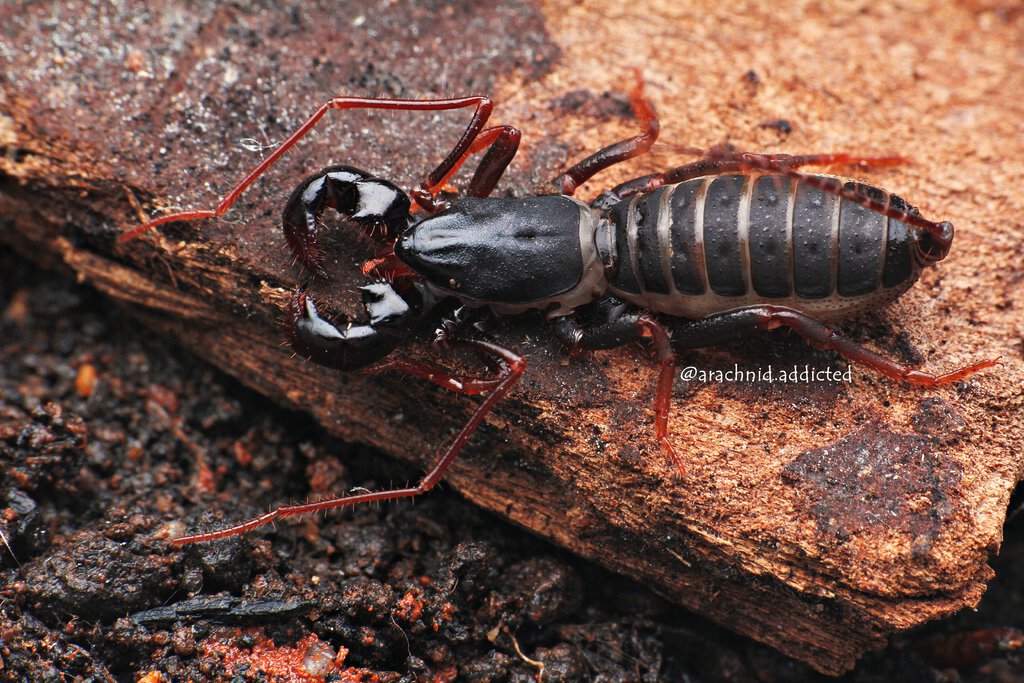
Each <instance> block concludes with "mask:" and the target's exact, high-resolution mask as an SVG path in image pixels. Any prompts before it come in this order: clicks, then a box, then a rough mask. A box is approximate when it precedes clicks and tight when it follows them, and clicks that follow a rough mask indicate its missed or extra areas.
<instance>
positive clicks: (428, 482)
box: [172, 340, 526, 545]
mask: <svg viewBox="0 0 1024 683" xmlns="http://www.w3.org/2000/svg"><path fill="white" fill-rule="evenodd" d="M448 343H449V345H450V346H453V347H458V348H466V349H471V350H476V351H479V352H482V353H485V354H488V355H490V356H492V357H493V358H495V359H496V360H498V361H500V362H501V364H502V369H501V370H500V371H499V372H498V373H497V376H496V377H494V378H487V379H483V378H465V377H460V376H458V375H456V374H454V373H449V372H447V371H444V370H440V369H438V368H433V367H432V366H430V365H427V364H422V363H417V362H413V361H392V362H390V363H388V364H385V365H383V366H381V367H379V368H374V369H372V370H371V372H379V371H383V370H399V371H402V372H407V373H409V374H411V375H414V376H416V377H422V378H425V379H428V380H430V381H432V382H434V383H435V384H438V385H439V386H441V387H443V388H445V389H450V390H452V391H455V392H456V393H461V394H479V393H482V392H489V393H488V394H487V396H486V398H484V400H483V401H482V402H481V403H480V405H479V406H477V409H476V410H475V411H473V415H472V416H471V417H470V418H469V421H468V422H467V423H466V424H465V426H464V427H463V428H462V429H461V430H459V433H458V434H456V436H455V438H454V439H453V440H452V442H451V444H450V445H449V446H448V448H447V449H445V451H444V453H443V454H442V455H441V457H440V458H438V460H437V461H436V462H435V463H434V466H433V467H431V468H430V471H429V472H427V474H426V475H425V476H424V477H423V478H422V479H420V481H419V483H418V484H416V485H415V486H410V487H407V488H401V489H392V490H388V491H369V492H366V493H356V494H352V495H348V496H339V497H337V498H329V499H327V500H318V501H314V502H311V503H303V504H300V505H284V506H282V507H279V508H277V509H276V510H272V511H271V512H268V513H266V514H264V515H260V516H259V517H255V518H253V519H250V520H248V521H246V522H242V523H241V524H236V525H234V526H231V527H227V528H225V529H218V530H217V531H210V532H206V533H200V534H193V535H191V536H182V537H181V538H176V539H174V540H173V541H172V543H174V544H175V545H184V544H186V543H195V542H197V541H212V540H214V539H218V538H224V537H226V536H233V535H235V534H240V533H243V532H246V531H251V530H252V529H255V528H257V527H260V526H263V525H264V524H269V523H270V522H273V521H274V520H277V519H282V518H284V517H292V516H294V515H304V514H306V513H309V512H320V511H321V510H332V509H334V508H341V507H348V506H351V505H359V504H360V503H374V502H378V501H384V500H395V499H398V498H411V497H413V496H418V495H420V494H421V493H426V492H427V491H429V490H430V489H432V488H433V487H434V486H435V485H437V483H438V482H439V481H441V478H442V477H444V474H445V472H446V471H447V470H448V468H449V466H451V464H452V462H453V461H454V460H455V458H456V457H457V456H458V455H459V452H460V451H461V450H462V447H463V446H464V445H465V444H466V441H468V440H469V437H470V436H472V435H473V432H475V431H476V429H477V427H479V426H480V423H481V422H482V421H483V419H484V418H485V417H486V416H487V414H488V413H489V412H490V411H491V409H492V408H494V406H495V404H496V403H497V402H498V401H500V400H501V399H502V398H503V397H504V396H505V395H506V394H507V393H508V392H509V390H510V389H511V388H512V386H513V385H514V384H515V383H516V381H517V380H518V379H519V378H520V377H521V376H522V374H523V371H524V370H525V369H526V360H525V359H524V358H522V357H521V356H519V355H518V354H516V353H514V352H513V351H510V350H508V349H506V348H503V347H501V346H498V345H497V344H494V343H492V342H489V341H481V340H457V341H452V342H448Z"/></svg>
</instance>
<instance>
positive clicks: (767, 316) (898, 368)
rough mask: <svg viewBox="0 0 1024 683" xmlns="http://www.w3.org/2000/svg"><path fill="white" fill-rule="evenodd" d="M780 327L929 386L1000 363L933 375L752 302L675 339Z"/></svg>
mask: <svg viewBox="0 0 1024 683" xmlns="http://www.w3.org/2000/svg"><path fill="white" fill-rule="evenodd" d="M779 327H788V328H789V329H791V330H793V331H794V332H796V333H797V334H799V335H800V336H801V337H802V338H803V339H804V341H806V342H807V343H808V344H810V345H811V346H813V347H814V348H816V349H823V350H825V349H828V350H832V351H835V352H836V353H838V354H839V355H840V356H842V357H843V358H846V359H847V360H849V361H851V362H854V363H860V364H861V365H865V366H867V367H869V368H871V369H872V370H874V371H875V372H877V373H879V374H881V375H884V376H886V377H888V378H890V379H894V380H902V381H904V382H910V383H911V384H920V385H922V386H927V387H932V386H938V385H941V384H948V383H950V382H956V381H958V380H961V379H964V378H966V377H969V376H970V375H973V374H974V373H976V372H978V371H980V370H984V369H985V368H990V367H992V366H994V365H996V364H998V360H997V359H996V360H984V361H981V362H979V363H975V364H973V365H969V366H967V367H965V368H960V369H959V370H954V371H953V372H949V373H946V374H943V375H933V374H931V373H928V372H923V371H921V370H917V369H915V368H912V367H910V366H909V365H906V364H904V363H899V362H897V361H894V360H890V359H888V358H885V357H884V356H880V355H879V354H877V353H875V352H874V351H869V350H868V349H866V348H864V347H863V346H860V345H859V344H857V343H856V342H854V341H852V340H850V339H848V338H846V337H844V336H842V335H840V334H837V333H835V332H833V331H832V330H831V329H829V328H828V327H827V326H825V325H823V324H821V323H820V322H818V321H817V320H815V319H814V318H811V317H810V316H808V315H806V314H804V313H800V312H799V311H794V310H793V309H791V308H785V307H783V306H753V307H750V308H744V309H740V310H737V311H732V312H729V313H722V314H720V315H716V316H712V317H709V318H703V319H701V320H695V321H693V322H692V323H689V324H687V325H685V326H683V325H681V326H679V327H678V328H677V329H674V330H673V332H674V334H673V343H674V344H675V345H676V346H677V347H678V348H698V347H702V346H713V345H715V344H720V343H722V342H725V341H729V340H733V339H735V338H736V337H737V336H738V335H740V334H742V333H744V332H749V331H752V330H774V329H776V328H779Z"/></svg>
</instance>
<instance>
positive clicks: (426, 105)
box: [120, 96, 518, 242]
mask: <svg viewBox="0 0 1024 683" xmlns="http://www.w3.org/2000/svg"><path fill="white" fill-rule="evenodd" d="M465 107H476V110H475V111H474V112H473V118H472V119H471V120H470V122H469V125H468V126H467V127H466V130H465V132H464V133H463V134H462V137H461V138H460V139H459V141H458V142H457V143H456V144H455V147H453V148H452V151H451V152H449V153H448V156H447V157H445V159H444V161H442V162H441V163H440V164H439V165H438V166H437V168H435V169H434V170H433V171H432V172H431V173H430V174H429V175H428V176H427V177H426V178H425V179H424V180H423V182H422V183H420V185H419V187H417V188H416V190H414V191H413V196H414V197H417V196H418V198H417V201H419V200H420V199H421V198H422V199H423V201H427V198H429V199H430V200H432V199H433V196H434V195H433V194H432V192H434V191H436V189H437V188H439V187H440V186H441V185H442V184H443V182H442V181H443V179H444V178H445V177H447V176H448V175H449V173H450V172H451V170H452V169H453V168H457V166H458V164H460V163H461V162H462V161H463V160H464V157H465V156H466V152H467V150H468V149H469V148H470V147H471V146H472V144H473V141H474V140H475V139H476V138H477V136H478V135H479V134H480V131H481V130H483V127H484V124H485V123H486V122H487V119H488V118H489V117H490V115H491V110H492V109H493V108H494V104H493V103H492V102H491V100H490V99H488V98H487V97H481V96H475V97H460V98H456V99H449V100H384V99H380V100H378V99H372V98H363V97H336V98H334V99H332V100H328V101H327V102H325V103H324V104H322V105H321V106H320V108H319V109H317V110H316V111H315V112H314V113H313V115H312V116H310V117H309V118H308V119H307V120H306V122H305V123H303V124H302V125H301V126H299V128H298V129H297V130H296V131H295V132H294V133H292V134H291V135H289V136H288V139H286V140H285V141H284V142H283V143H281V145H280V146H279V147H278V148H277V149H275V150H274V151H273V153H271V154H270V155H269V156H268V157H267V158H266V159H264V160H263V162H262V163H260V164H259V165H258V166H257V167H256V168H254V169H253V170H252V171H250V172H249V174H248V175H247V176H245V178H243V179H242V180H241V182H239V183H238V184H237V185H235V186H234V188H232V189H231V191H230V192H228V193H227V194H226V195H225V196H224V197H223V198H222V199H221V200H220V203H218V204H217V207H216V208H214V209H212V210H204V211H181V212H177V213H171V214H166V215H164V216H160V217H158V218H154V219H153V220H151V221H148V222H147V223H143V224H142V225H140V226H138V227H137V228H135V229H133V230H130V231H129V232H126V233H125V234H123V235H121V237H120V241H122V242H125V241H128V240H130V239H134V238H136V237H138V236H139V235H141V234H142V233H144V232H146V231H147V230H150V229H151V228H155V227H157V226H158V225H163V224H164V223H170V222H172V221H190V220H197V219H200V218H216V217H218V216H222V215H224V213H225V212H227V210H228V209H229V208H230V207H231V205H232V204H234V203H235V201H236V200H237V199H238V197H239V196H240V195H241V194H242V193H243V192H244V191H245V189H246V188H247V187H249V185H251V184H252V183H253V181H255V180H256V178H258V177H259V176H260V175H262V174H263V172H264V171H266V170H267V169H268V168H270V167H271V166H272V165H273V164H274V163H275V162H276V161H277V160H278V159H279V158H280V157H281V155H282V154H284V153H285V152H286V151H288V149H290V148H291V147H292V146H293V145H294V144H295V143H296V142H298V141H299V140H300V139H301V138H302V137H303V136H305V135H306V133H308V132H309V131H310V130H312V128H313V127H314V126H315V125H316V124H317V122H318V121H319V120H320V119H321V118H323V116H324V114H326V113H327V112H328V111H330V110H332V109H338V110H341V109H392V110H400V111H439V110H449V109H462V108H465ZM512 130H514V129H512ZM517 132H518V131H517ZM510 137H514V136H511V135H506V138H505V139H504V142H503V145H504V147H503V149H506V148H507V147H508V145H509V144H511V143H510V142H509V141H508V138H510ZM517 143H518V141H517ZM513 154H514V150H513ZM499 156H500V154H499ZM485 161H486V159H485ZM492 163H494V164H495V165H496V164H497V162H496V161H495V162H492ZM506 165H507V163H506ZM498 175H500V173H499V174H498ZM424 208H427V209H428V210H429V208H428V207H426V206H425V207H424Z"/></svg>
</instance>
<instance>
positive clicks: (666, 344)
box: [552, 299, 686, 476]
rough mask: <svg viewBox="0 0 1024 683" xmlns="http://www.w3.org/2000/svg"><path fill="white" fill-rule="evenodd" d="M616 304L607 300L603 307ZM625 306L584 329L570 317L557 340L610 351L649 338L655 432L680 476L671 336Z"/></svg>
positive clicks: (556, 324) (561, 321) (557, 328)
mask: <svg viewBox="0 0 1024 683" xmlns="http://www.w3.org/2000/svg"><path fill="white" fill-rule="evenodd" d="M612 302H614V300H612V299H606V300H605V301H603V302H602V304H609V303H612ZM627 310H628V309H626V308H625V307H624V306H613V307H612V308H611V309H610V310H609V318H608V320H607V322H602V323H597V324H594V325H588V326H582V325H580V324H579V323H577V322H576V321H575V320H574V319H573V318H572V317H571V316H565V317H562V318H558V319H556V320H554V321H553V322H552V326H553V328H554V333H555V336H556V337H558V339H559V340H560V341H561V342H562V343H563V344H565V345H566V346H567V347H569V348H570V349H575V348H586V349H610V348H614V347H616V346H622V345H623V344H628V343H629V342H632V341H638V340H639V339H640V338H641V337H645V336H647V337H650V338H651V341H652V343H653V344H654V350H655V352H656V353H657V354H658V384H657V390H656V393H655V399H654V432H655V436H656V437H657V438H658V442H659V443H660V444H661V446H662V448H663V449H664V450H665V452H666V453H667V454H668V456H669V458H670V459H671V460H672V464H674V465H675V467H676V470H677V471H678V472H679V475H680V476H685V475H686V468H685V467H683V461H682V460H681V459H680V458H679V455H678V454H677V453H676V450H675V448H674V447H673V446H672V442H671V441H669V438H668V416H669V410H670V409H671V407H672V381H673V379H674V378H675V354H674V353H673V352H672V344H671V341H670V339H669V335H668V332H666V331H665V328H664V327H663V326H662V325H661V323H659V322H658V321H657V320H655V319H654V318H652V317H651V316H649V315H648V314H646V313H637V312H635V311H629V312H627Z"/></svg>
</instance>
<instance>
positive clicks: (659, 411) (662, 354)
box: [637, 314, 686, 477]
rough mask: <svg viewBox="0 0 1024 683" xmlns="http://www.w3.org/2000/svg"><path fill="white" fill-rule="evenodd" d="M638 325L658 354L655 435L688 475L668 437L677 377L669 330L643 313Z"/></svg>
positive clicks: (679, 468) (674, 461)
mask: <svg viewBox="0 0 1024 683" xmlns="http://www.w3.org/2000/svg"><path fill="white" fill-rule="evenodd" d="M637 325H638V326H639V327H640V329H641V330H642V332H643V335H644V336H649V337H650V338H651V341H652V342H653V344H654V350H655V352H657V354H658V385H657V387H658V388H657V393H656V395H655V399H654V435H655V436H656V437H657V438H658V442H659V443H660V444H661V447H662V448H664V449H665V452H666V453H668V457H669V458H671V459H672V464H674V465H675V466H676V470H677V471H678V472H679V476H680V477H685V476H686V468H685V467H683V461H682V460H681V459H680V458H679V454H678V453H676V449H675V447H674V446H673V445H672V442H671V441H669V439H668V415H669V411H670V410H671V408H672V382H673V380H674V379H675V376H676V371H675V362H676V355H675V353H673V352H672V342H671V340H670V339H669V335H668V332H667V331H666V330H665V328H664V327H662V325H661V323H659V322H658V321H657V320H655V319H654V318H651V317H649V316H647V315H646V314H643V315H641V316H640V318H639V320H638V321H637Z"/></svg>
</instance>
